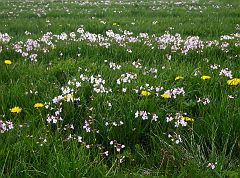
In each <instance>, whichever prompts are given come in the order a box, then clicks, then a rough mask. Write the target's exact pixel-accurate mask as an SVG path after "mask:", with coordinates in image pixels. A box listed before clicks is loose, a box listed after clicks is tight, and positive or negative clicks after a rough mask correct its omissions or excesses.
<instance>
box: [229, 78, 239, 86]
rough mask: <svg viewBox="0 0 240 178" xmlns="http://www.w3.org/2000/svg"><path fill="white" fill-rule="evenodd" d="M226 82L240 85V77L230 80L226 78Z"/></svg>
mask: <svg viewBox="0 0 240 178" xmlns="http://www.w3.org/2000/svg"><path fill="white" fill-rule="evenodd" d="M227 84H228V85H232V86H236V85H240V78H233V79H231V80H228V81H227Z"/></svg>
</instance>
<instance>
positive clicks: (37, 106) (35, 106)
mask: <svg viewBox="0 0 240 178" xmlns="http://www.w3.org/2000/svg"><path fill="white" fill-rule="evenodd" d="M43 106H44V104H43V103H36V104H34V108H42V107H43Z"/></svg>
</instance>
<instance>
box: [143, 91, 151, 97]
mask: <svg viewBox="0 0 240 178" xmlns="http://www.w3.org/2000/svg"><path fill="white" fill-rule="evenodd" d="M149 95H151V93H150V92H149V91H146V90H142V91H141V96H149Z"/></svg>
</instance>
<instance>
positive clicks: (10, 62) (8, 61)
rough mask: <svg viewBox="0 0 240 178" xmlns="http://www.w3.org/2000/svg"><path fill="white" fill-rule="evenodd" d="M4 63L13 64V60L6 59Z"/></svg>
mask: <svg viewBox="0 0 240 178" xmlns="http://www.w3.org/2000/svg"><path fill="white" fill-rule="evenodd" d="M4 64H6V65H11V64H12V61H11V60H5V61H4Z"/></svg>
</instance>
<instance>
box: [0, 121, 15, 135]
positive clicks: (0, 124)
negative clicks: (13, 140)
mask: <svg viewBox="0 0 240 178" xmlns="http://www.w3.org/2000/svg"><path fill="white" fill-rule="evenodd" d="M11 129H13V123H12V122H11V121H3V120H0V133H4V132H7V131H9V130H11Z"/></svg>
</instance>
